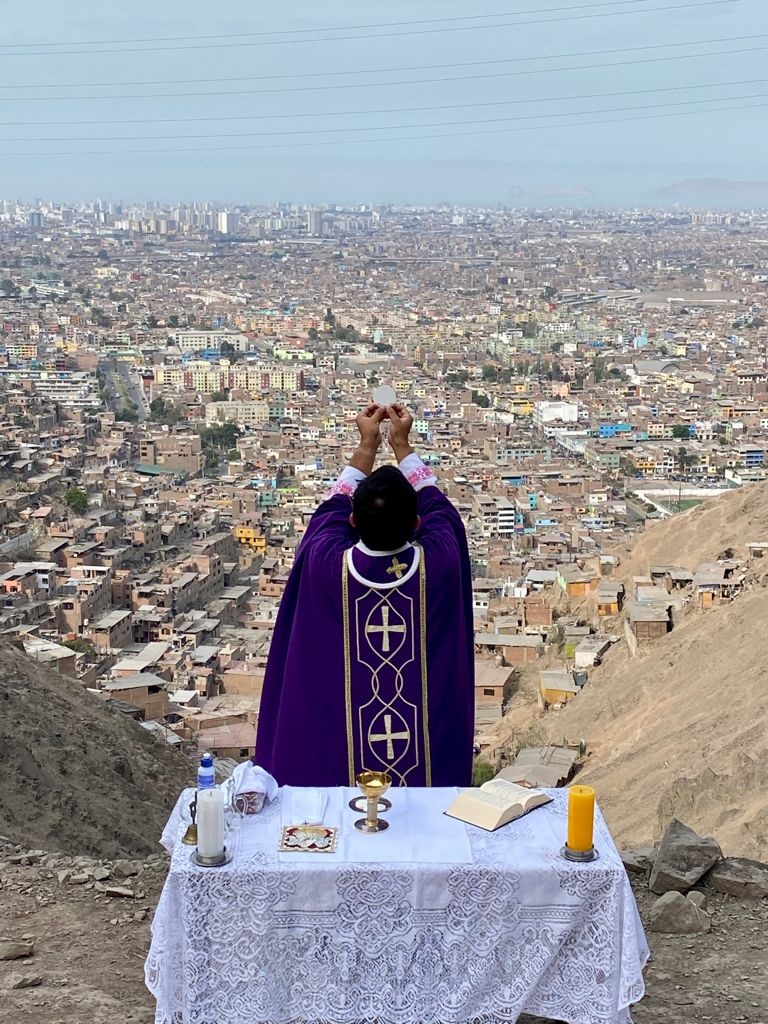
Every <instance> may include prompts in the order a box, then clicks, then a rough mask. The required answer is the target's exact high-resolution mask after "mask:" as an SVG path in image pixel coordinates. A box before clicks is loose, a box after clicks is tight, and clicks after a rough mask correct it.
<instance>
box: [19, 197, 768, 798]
mask: <svg viewBox="0 0 768 1024" xmlns="http://www.w3.org/2000/svg"><path fill="white" fill-rule="evenodd" d="M0 241H1V242H2V258H1V259H2V266H0V323H1V324H2V338H1V339H0V389H2V395H1V396H0V402H1V403H2V410H1V412H0V416H1V417H2V421H1V422H0V468H1V470H2V472H0V517H1V518H0V553H1V555H2V557H1V561H2V564H1V565H0V589H1V590H2V607H1V608H0V633H2V635H3V636H4V637H5V639H10V640H12V641H13V642H14V643H15V644H16V645H17V646H18V647H21V648H23V650H24V651H26V653H27V654H29V655H31V656H32V657H33V658H35V659H36V660H37V661H38V662H40V663H42V664H43V665H45V666H46V667H47V668H48V669H49V670H50V671H53V672H58V673H60V674H61V675H63V676H68V677H71V678H72V679H73V680H76V681H77V682H79V684H80V685H81V686H82V687H84V688H87V689H88V690H91V691H93V692H94V693H96V694H98V696H99V697H100V698H102V699H103V700H105V701H107V702H109V704H110V706H111V707H112V708H113V709H114V710H116V711H119V712H122V713H124V714H125V715H127V716H130V717H132V718H135V719H136V720H138V721H140V722H141V724H142V725H143V726H144V727H145V728H147V729H148V730H150V731H153V732H156V733H157V734H158V738H159V740H160V741H162V742H166V743H168V744H170V745H172V746H174V747H179V748H181V749H183V750H184V751H185V752H188V753H190V755H192V754H194V755H195V756H196V755H197V754H198V753H199V752H200V751H203V750H212V751H213V752H214V753H215V754H216V756H217V757H218V758H222V759H231V760H233V761H240V760H243V759H244V758H246V757H249V756H251V755H252V754H253V750H254V746H253V745H254V732H255V724H256V722H257V719H258V711H259V698H260V693H261V685H262V681H263V677H264V669H265V665H266V660H267V655H268V653H269V647H270V638H271V635H272V630H273V627H274V623H275V617H276V614H277V610H278V606H279V603H280V597H281V594H282V593H283V589H284V587H285V583H286V579H287V575H288V573H289V570H290V568H291V565H292V563H293V559H294V556H295V553H296V550H297V547H298V545H299V543H300V541H301V538H302V534H303V532H304V530H305V528H306V526H307V523H308V521H309V519H310V517H311V515H312V513H313V511H314V510H315V509H316V508H317V506H318V504H319V503H320V502H321V501H322V498H323V495H324V494H325V493H326V492H327V490H328V488H329V487H330V486H331V485H332V484H333V482H334V481H335V479H336V478H337V476H338V474H339V472H340V470H341V469H342V468H343V466H344V465H345V462H346V459H347V458H348V456H349V454H350V452H351V450H352V448H353V447H354V439H355V429H354V417H355V415H356V414H357V412H358V411H359V410H360V408H361V407H363V406H364V405H365V404H366V403H368V402H369V401H370V400H371V395H372V393H373V390H374V389H375V388H376V387H377V386H378V385H380V384H390V385H391V386H392V387H393V388H394V389H395V391H396V393H397V395H398V399H399V400H400V401H402V402H403V403H405V404H406V405H407V406H408V408H409V409H410V410H411V411H412V412H413V415H414V420H415V422H414V428H413V443H414V445H415V447H416V448H417V450H418V452H419V454H421V455H422V457H423V458H424V460H425V461H426V462H427V463H428V464H430V465H432V466H433V467H435V470H436V473H437V475H438V478H439V481H440V485H441V486H442V487H443V488H444V489H445V492H446V493H447V495H448V496H449V497H450V498H451V499H452V500H453V501H454V503H455V504H456V505H457V507H458V508H459V510H460V512H461V515H462V518H463V521H464V523H465V525H466V528H467V533H468V538H469V545H470V554H471V559H472V568H473V575H474V583H473V606H474V614H475V631H476V632H475V657H476V711H477V714H476V724H477V737H476V738H477V747H478V749H479V750H486V751H490V753H491V754H493V752H494V750H495V749H496V745H497V743H498V742H499V740H498V735H499V733H498V729H499V727H500V723H502V722H503V718H504V712H505V711H506V710H507V708H508V707H509V702H510V699H511V698H512V696H513V695H514V693H515V691H516V690H517V688H518V685H519V679H520V677H521V674H522V673H528V674H529V675H530V673H534V679H535V681H534V685H533V691H532V692H533V694H534V697H533V699H534V701H535V704H536V707H537V713H538V714H540V715H556V714H557V710H558V708H560V707H561V706H562V705H564V704H565V703H568V702H570V701H572V700H576V701H578V700H579V699H580V695H581V692H582V690H583V688H584V687H585V686H588V685H589V673H590V672H591V671H592V669H593V668H594V667H595V666H599V665H600V664H601V662H603V661H608V660H609V659H611V658H612V657H613V656H614V649H615V648H616V647H617V646H629V647H631V648H634V647H635V646H636V645H638V644H640V645H645V644H652V643H654V641H656V640H657V639H658V638H660V637H662V636H664V635H666V633H668V632H669V631H670V630H673V629H674V628H675V622H676V619H677V616H678V614H680V612H681V611H682V610H683V609H685V608H690V607H693V608H697V609H708V608H709V607H710V606H712V605H714V604H719V603H721V602H730V601H732V600H735V599H738V597H739V595H740V593H741V591H742V589H743V588H744V587H745V586H747V585H748V584H749V582H750V580H751V579H753V578H754V577H755V574H756V567H757V566H758V565H759V559H761V558H763V556H764V555H765V557H767V558H768V554H766V551H767V550H768V536H766V535H759V534H758V535H755V536H754V537H746V538H745V544H746V548H745V551H740V552H734V551H733V550H731V549H727V550H725V551H718V550H716V549H714V548H713V549H712V550H711V552H710V553H709V555H708V556H707V560H705V561H702V562H701V563H700V564H699V565H698V567H697V568H695V569H691V568H686V567H683V566H680V565H675V564H667V563H665V564H660V565H648V566H647V567H646V568H644V570H643V571H642V572H641V573H639V574H638V575H634V576H633V577H632V579H631V580H626V579H623V578H622V579H620V578H619V576H620V575H621V574H620V572H619V568H620V561H621V559H620V556H619V555H618V554H617V553H616V552H617V549H618V548H619V547H620V545H622V544H626V542H628V541H629V540H630V539H631V538H632V537H634V536H635V535H636V534H638V533H639V532H640V531H642V530H643V529H644V526H645V524H646V521H648V520H654V519H663V518H668V517H670V516H674V515H676V514H678V513H679V512H681V511H683V510H686V509H689V508H692V507H695V506H697V505H700V504H703V503H706V502H707V501H709V500H710V499H711V498H712V497H714V496H716V495H718V494H720V493H722V492H723V491H725V490H735V489H738V488H746V487H749V485H751V484H753V483H755V482H759V481H762V480H765V479H766V475H767V474H768V458H767V457H766V448H767V446H768V320H767V317H768V314H767V312H766V310H767V308H768V212H765V211H761V210H739V211H733V212H730V213H725V212H710V213H707V212H689V211H686V210H684V209H672V210H640V209H636V210H624V211H618V210H616V211H602V210H581V209H572V210H539V211H536V210H522V209H521V210H515V209H502V208H488V209H474V208H456V207H434V208H426V207H425V208H405V207H394V206H377V207H369V206H358V207H354V208H352V207H350V208H342V207H322V208H307V207H302V206H295V205H291V204H280V205H277V206H274V207H271V208H268V207H246V206H242V207H236V208H231V207H225V206H222V205H218V204H213V203H198V204H186V205H176V206H173V205H166V204H162V203H154V204H146V205H143V206H135V205H131V204H122V203H107V202H102V201H100V200H96V201H94V202H88V203H79V204H66V203H53V202H43V201H39V202H35V203H32V204H24V203H19V202H14V201H9V200H5V201H3V202H2V203H0ZM383 458H387V456H386V455H384V456H383ZM574 756H576V755H575V754H574ZM558 772H559V768H556V770H555V773H554V775H553V776H552V777H551V778H550V779H546V778H543V779H541V780H540V781H542V783H543V784H551V785H555V784H557V781H558V779H559V777H560V776H559V774H558ZM565 774H567V772H566V773H565Z"/></svg>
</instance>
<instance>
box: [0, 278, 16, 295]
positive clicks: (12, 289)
mask: <svg viewBox="0 0 768 1024" xmlns="http://www.w3.org/2000/svg"><path fill="white" fill-rule="evenodd" d="M0 292H2V293H3V295H5V296H7V297H11V296H13V298H15V299H17V298H18V297H19V295H21V288H19V286H18V285H17V284H14V283H13V281H9V280H8V278H7V277H6V278H5V279H4V280H2V281H0Z"/></svg>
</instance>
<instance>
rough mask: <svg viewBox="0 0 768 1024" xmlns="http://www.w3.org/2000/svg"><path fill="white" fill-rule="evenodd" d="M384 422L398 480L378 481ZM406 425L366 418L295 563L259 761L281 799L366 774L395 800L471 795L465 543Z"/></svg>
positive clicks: (380, 411) (272, 660)
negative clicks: (403, 790)
mask: <svg viewBox="0 0 768 1024" xmlns="http://www.w3.org/2000/svg"><path fill="white" fill-rule="evenodd" d="M385 419H387V420H389V443H390V444H391V446H392V449H393V451H394V455H395V458H396V460H397V466H393V465H385V466H382V467H381V468H379V469H378V470H376V472H373V466H374V462H375V460H376V455H377V452H378V451H379V448H380V446H381V443H382V433H381V424H382V422H383V421H384V420H385ZM412 424H413V419H412V417H411V414H410V413H409V412H408V411H407V410H406V409H405V408H404V407H403V406H402V405H399V404H396V405H392V406H388V407H386V408H383V407H378V406H376V405H369V406H368V408H367V409H365V410H364V411H363V412H362V413H360V415H359V416H358V417H357V427H358V430H359V432H360V443H359V445H358V447H357V449H356V450H355V452H354V454H353V455H352V458H351V459H350V461H349V465H348V466H347V467H346V468H345V469H344V470H343V471H342V473H341V475H340V477H339V479H338V481H337V482H336V484H335V485H334V486H333V488H332V489H331V491H330V494H329V495H328V496H327V498H326V500H325V501H324V502H323V503H322V504H321V505H320V507H319V508H318V509H317V511H316V512H315V513H314V515H313V517H312V519H311V520H310V522H309V524H308V527H307V531H306V533H305V535H304V538H303V539H302V542H301V544H300V545H299V549H298V551H297V553H296V560H295V563H294V566H293V569H292V571H291V574H290V577H289V579H288V583H287V586H286V589H285V593H284V595H283V599H282V602H281V605H280V611H279V613H278V616H277V622H276V624H275V632H274V637H273V640H272V646H271V649H270V653H269V660H268V662H267V670H266V675H265V679H264V687H263V693H262V698H261V709H260V712H259V725H258V732H257V736H256V754H255V758H254V760H255V761H256V762H257V763H258V764H260V765H261V766H262V767H264V768H266V769H267V771H269V772H271V774H272V775H274V776H275V778H276V779H277V780H278V782H279V783H280V784H281V785H293V786H344V785H354V784H355V776H356V775H357V773H358V772H360V771H362V770H363V769H369V770H377V771H387V772H389V773H390V775H391V776H392V784H393V785H395V786H454V785H458V786H465V785H468V784H469V783H470V781H471V774H472V741H473V732H474V645H473V624H472V589H471V578H470V564H469V554H468V551H467V539H466V534H465V531H464V526H463V523H462V521H461V518H460V516H459V513H458V512H457V510H456V509H455V508H454V506H453V505H452V504H451V502H450V501H449V500H448V499H447V498H446V497H445V496H444V495H443V493H442V492H441V491H440V490H439V488H438V487H437V479H436V477H435V475H434V473H433V471H432V469H431V468H429V467H427V466H426V465H425V464H424V462H423V461H422V460H421V459H420V458H419V456H418V455H417V454H416V453H415V452H414V450H413V448H412V447H411V444H410V440H409V435H410V430H411V426H412Z"/></svg>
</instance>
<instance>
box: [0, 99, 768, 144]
mask: <svg viewBox="0 0 768 1024" xmlns="http://www.w3.org/2000/svg"><path fill="white" fill-rule="evenodd" d="M755 95H757V96H768V93H757V94H755ZM737 98H739V97H734V99H737ZM742 98H745V97H742ZM701 102H707V101H701ZM709 102H717V101H715V100H711V101H709ZM672 105H673V106H674V105H677V104H672ZM766 106H768V103H751V104H737V105H735V106H726V107H712V108H710V109H702V110H678V111H670V112H668V113H658V112H657V111H656V110H654V113H652V114H641V115H639V116H637V117H620V118H602V119H600V120H598V121H566V122H565V123H564V124H536V125H523V126H519V127H515V128H502V129H481V130H478V131H462V132H442V133H434V134H433V133H429V134H426V135H425V134H419V135H392V136H389V137H387V138H380V139H368V138H362V139H330V140H326V139H321V140H307V141H304V142H279V143H267V144H266V145H264V146H252V145H248V146H216V147H205V146H195V147H194V148H192V149H184V148H179V147H173V148H171V149H157V148H155V147H153V148H151V149H146V148H144V149H123V150H120V149H116V150H108V151H104V150H98V149H96V150H82V149H80V150H69V151H66V150H64V151H40V150H37V151H24V152H21V151H20V152H17V153H3V154H2V156H3V157H5V158H7V157H18V156H33V157H41V156H46V157H47V156H77V157H82V156H102V157H103V156H126V155H147V154H148V155H152V156H155V155H158V154H162V153H224V152H241V151H246V150H250V151H259V152H260V151H262V150H275V149H296V148H301V147H306V146H349V145H350V144H353V143H362V144H369V143H379V142H381V143H390V142H420V141H421V140H422V139H447V138H451V139H454V138H464V137H468V136H476V135H505V134H509V133H510V132H522V131H541V130H544V129H547V128H558V129H561V128H577V127H583V126H586V125H603V124H624V123H625V122H632V121H647V120H654V119H656V118H659V117H683V116H686V115H689V114H704V113H721V112H726V111H734V110H757V109H763V108H765V107H766ZM613 109H614V110H615V109H617V108H613ZM635 109H649V108H641V107H638V108H635ZM588 113H597V111H589V112H588ZM532 116H548V117H571V116H580V115H579V114H578V113H576V112H573V113H571V114H568V113H560V114H550V115H532ZM499 120H507V119H504V118H502V119H499ZM467 123H469V124H472V123H482V122H467ZM447 124H448V122H446V125H447ZM404 127H407V128H412V129H415V128H418V127H419V126H418V125H406V126H404ZM347 130H355V131H366V130H371V131H375V130H379V131H381V130H383V129H381V128H379V129H359V128H358V129H347ZM194 137H195V138H197V136H194ZM23 141H25V142H28V141H30V140H28V139H25V140H23ZM56 141H63V140H56ZM86 141H89V142H90V141H93V140H92V139H88V140H86Z"/></svg>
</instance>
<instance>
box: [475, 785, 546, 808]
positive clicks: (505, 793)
mask: <svg viewBox="0 0 768 1024" xmlns="http://www.w3.org/2000/svg"><path fill="white" fill-rule="evenodd" d="M480 792H481V793H494V794H496V795H498V796H499V797H503V799H504V802H505V803H507V804H516V803H519V804H522V805H523V806H525V801H526V800H527V799H528V797H529V796H530V795H531V793H535V792H537V790H535V789H526V787H525V786H518V785H517V783H515V782H507V780H506V779H491V781H490V782H484V783H483V784H482V786H481V787H480Z"/></svg>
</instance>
